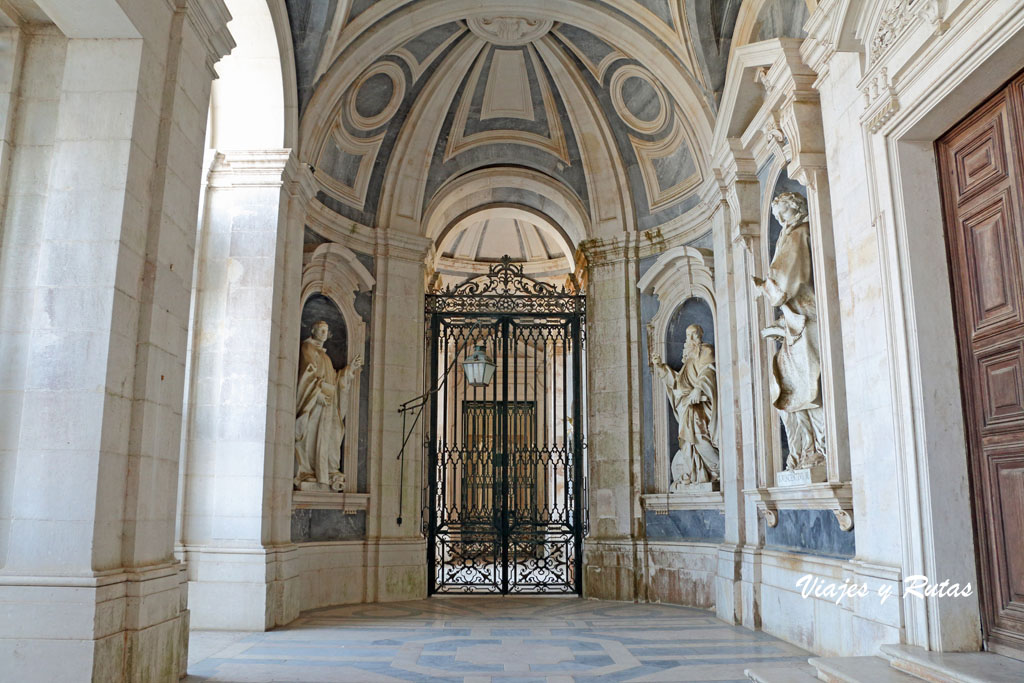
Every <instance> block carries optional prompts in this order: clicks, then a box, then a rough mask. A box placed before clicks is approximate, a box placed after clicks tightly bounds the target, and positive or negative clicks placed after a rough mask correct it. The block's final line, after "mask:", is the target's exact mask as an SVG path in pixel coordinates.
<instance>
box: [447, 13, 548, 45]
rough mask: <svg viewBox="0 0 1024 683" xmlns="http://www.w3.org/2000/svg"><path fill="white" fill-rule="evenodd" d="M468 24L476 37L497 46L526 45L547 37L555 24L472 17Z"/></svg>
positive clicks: (546, 21) (546, 20)
mask: <svg viewBox="0 0 1024 683" xmlns="http://www.w3.org/2000/svg"><path fill="white" fill-rule="evenodd" d="M466 24H467V25H468V26H469V30H471V31H472V32H473V33H475V34H476V35H478V36H480V37H481V38H483V39H484V40H486V41H487V42H489V43H494V44H495V45H526V44H527V43H532V42H533V41H535V40H537V39H539V38H542V37H544V36H545V35H547V33H548V31H550V30H551V27H552V26H554V22H553V21H551V20H550V19H530V18H527V17H471V18H469V19H467V20H466Z"/></svg>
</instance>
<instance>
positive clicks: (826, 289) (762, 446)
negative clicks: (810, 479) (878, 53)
mask: <svg viewBox="0 0 1024 683" xmlns="http://www.w3.org/2000/svg"><path fill="white" fill-rule="evenodd" d="M801 42H802V41H800V40H795V39H774V40H767V41H763V42H760V43H754V44H750V45H745V46H743V47H740V48H737V49H736V50H734V52H733V57H732V62H731V67H730V71H729V74H728V77H727V80H726V86H725V90H724V93H723V97H722V107H721V115H720V117H719V120H718V125H717V127H716V131H715V160H716V166H718V168H720V169H722V175H723V178H724V179H725V181H726V182H725V185H726V187H725V188H724V189H725V194H726V198H727V201H728V202H729V204H730V209H731V210H732V211H731V213H732V214H733V241H734V243H737V244H741V245H742V246H743V247H744V248H745V250H746V253H747V264H748V270H749V272H748V273H746V274H745V275H746V276H751V275H755V276H758V277H763V276H764V272H765V270H766V268H767V266H768V254H767V251H768V244H767V243H768V230H769V226H770V206H771V200H772V199H773V197H772V196H771V191H770V190H769V191H767V192H765V193H764V196H763V197H762V196H761V191H760V182H759V180H758V177H757V169H758V168H763V167H764V165H765V164H768V163H769V162H770V161H771V160H772V159H773V158H774V162H772V163H773V164H774V166H773V167H771V169H770V171H771V173H770V174H769V179H770V182H768V183H766V185H767V186H768V187H769V188H773V187H774V185H775V182H776V180H777V179H778V177H779V175H780V174H781V172H782V169H783V167H785V169H786V170H787V171H788V174H789V177H790V178H792V179H793V180H795V181H797V182H799V183H800V184H801V185H803V186H804V188H805V189H806V195H807V208H808V212H809V215H808V221H809V222H810V225H811V257H812V267H813V272H814V282H815V293H816V300H817V307H818V326H819V340H820V354H821V371H822V372H821V383H822V393H823V395H824V396H825V397H826V398H825V401H824V408H825V420H826V446H827V451H828V452H827V457H826V473H827V480H826V481H824V482H820V483H812V484H804V485H799V486H787V487H779V486H777V485H776V473H777V472H779V471H781V465H782V459H781V453H780V451H779V448H778V443H779V437H778V433H779V426H778V416H777V414H776V412H775V409H774V408H773V407H772V406H771V404H770V402H769V400H768V391H767V387H768V367H769V361H770V358H769V353H768V349H767V344H766V343H765V342H764V341H763V340H762V338H761V336H760V331H761V330H762V329H763V328H764V327H765V326H766V325H767V324H768V322H769V321H770V320H771V319H772V311H771V307H770V306H769V305H768V304H767V303H766V302H763V301H758V300H755V299H754V296H753V289H752V285H751V284H749V283H747V284H746V289H745V291H746V292H747V294H746V296H745V297H744V298H743V299H742V300H741V301H740V302H738V304H739V305H742V306H746V307H748V314H749V316H750V320H751V326H750V339H749V344H750V345H751V348H752V349H754V350H755V351H754V355H753V358H752V363H753V367H754V368H755V371H754V374H753V382H754V392H755V396H756V397H757V398H756V400H755V405H754V410H755V418H756V419H755V422H756V423H757V425H758V426H757V433H756V435H755V437H756V439H755V440H756V443H757V444H758V448H757V452H756V456H755V465H756V470H757V482H756V487H755V488H749V489H746V490H744V492H743V493H744V494H745V495H746V496H747V497H748V499H750V500H752V501H753V502H754V503H755V505H756V506H757V509H758V511H759V512H760V513H761V514H762V515H763V516H764V518H765V521H766V522H767V524H768V525H769V526H775V525H776V524H777V523H778V510H780V509H827V510H831V511H832V512H833V513H834V514H835V516H836V519H837V520H838V521H839V525H840V527H841V528H842V529H843V530H845V531H849V530H852V529H853V495H852V490H851V487H850V483H849V482H850V460H849V453H848V452H846V450H845V445H846V444H847V443H848V441H849V440H848V437H847V434H848V427H847V423H846V412H845V406H846V391H845V381H844V375H843V359H842V337H841V330H840V315H839V294H838V281H837V276H836V270H835V245H834V239H833V235H832V221H831V215H832V214H831V200H830V195H829V187H828V175H827V172H826V167H825V149H824V148H825V143H824V132H823V129H822V122H821V108H820V103H819V100H818V93H817V91H816V90H815V89H814V85H813V84H814V82H815V80H816V78H817V75H816V74H815V73H814V72H813V71H812V70H811V69H810V68H809V67H807V66H806V65H805V64H804V62H803V60H802V58H801V56H800V52H799V48H800V45H801ZM751 81H753V82H754V84H760V85H761V86H763V87H762V88H757V87H752V83H751Z"/></svg>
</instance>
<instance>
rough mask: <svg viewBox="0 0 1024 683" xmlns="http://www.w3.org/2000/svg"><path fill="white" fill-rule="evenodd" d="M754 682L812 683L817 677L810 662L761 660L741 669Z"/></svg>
mask: <svg viewBox="0 0 1024 683" xmlns="http://www.w3.org/2000/svg"><path fill="white" fill-rule="evenodd" d="M743 675H744V676H746V677H747V678H749V679H750V680H752V681H754V683H813V682H814V681H817V680H818V678H817V676H816V675H815V671H814V667H813V666H811V665H810V664H786V665H781V664H769V663H767V662H762V663H760V664H757V665H756V666H752V667H750V668H749V669H744V670H743Z"/></svg>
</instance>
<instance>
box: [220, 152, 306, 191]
mask: <svg viewBox="0 0 1024 683" xmlns="http://www.w3.org/2000/svg"><path fill="white" fill-rule="evenodd" d="M290 158H291V150H290V149H246V150H223V151H221V150H218V151H217V153H216V156H215V157H214V159H213V164H211V166H210V175H209V178H208V183H209V186H210V187H239V186H244V187H280V186H281V185H282V184H283V183H284V182H285V180H286V179H285V177H284V176H285V171H286V169H287V168H288V161H289V159H290Z"/></svg>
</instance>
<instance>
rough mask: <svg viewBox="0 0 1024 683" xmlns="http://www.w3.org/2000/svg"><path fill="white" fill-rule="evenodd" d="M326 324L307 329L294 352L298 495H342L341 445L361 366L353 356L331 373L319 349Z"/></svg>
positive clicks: (323, 354)
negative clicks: (296, 355) (296, 364)
mask: <svg viewBox="0 0 1024 683" xmlns="http://www.w3.org/2000/svg"><path fill="white" fill-rule="evenodd" d="M329 333H330V331H329V328H328V326H327V323H326V322H324V321H323V320H320V321H318V322H316V323H314V324H313V327H312V328H311V330H310V335H309V337H308V338H307V339H305V340H304V341H303V342H302V347H301V350H300V352H299V356H300V358H299V368H300V370H299V384H298V388H297V391H296V394H297V396H296V407H295V465H296V472H295V488H296V489H299V490H303V491H309V490H311V491H344V490H345V475H344V474H343V473H342V472H341V444H342V442H343V441H344V439H345V412H346V409H347V408H348V397H349V390H350V389H351V388H352V383H353V382H354V381H355V378H356V377H357V376H358V375H359V368H361V367H362V365H363V358H362V356H356V357H355V358H353V359H352V362H351V363H349V365H348V367H346V368H344V369H342V370H340V371H336V370H335V369H334V364H333V363H331V359H330V357H329V356H328V355H327V352H326V351H325V350H324V342H325V341H327V338H328V336H329Z"/></svg>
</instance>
